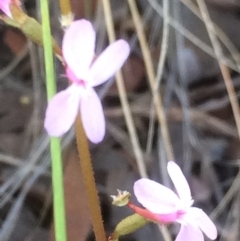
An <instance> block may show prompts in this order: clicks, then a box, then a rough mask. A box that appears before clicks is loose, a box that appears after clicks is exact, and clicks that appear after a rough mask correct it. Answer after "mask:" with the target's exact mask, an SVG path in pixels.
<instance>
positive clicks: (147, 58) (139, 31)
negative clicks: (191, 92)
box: [128, 0, 174, 160]
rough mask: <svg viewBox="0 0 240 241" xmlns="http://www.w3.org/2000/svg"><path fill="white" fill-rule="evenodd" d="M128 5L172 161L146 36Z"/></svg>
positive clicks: (133, 5) (131, 4)
mask: <svg viewBox="0 0 240 241" xmlns="http://www.w3.org/2000/svg"><path fill="white" fill-rule="evenodd" d="M128 3H129V8H130V11H131V14H132V17H133V22H134V25H135V27H136V32H137V36H138V39H139V43H140V46H141V50H142V54H143V59H144V63H145V66H146V71H147V75H148V80H149V84H150V87H151V91H152V95H153V102H154V105H155V108H156V114H157V118H158V121H159V124H160V125H161V132H162V136H163V140H164V144H165V149H166V154H167V158H168V160H174V154H173V150H172V145H171V141H170V137H169V133H168V127H167V121H166V116H165V113H164V108H163V104H162V100H161V98H160V96H159V94H158V92H159V90H158V88H156V87H157V85H156V77H155V71H154V67H153V62H152V58H151V55H150V51H149V48H148V45H147V40H146V36H145V34H144V30H143V25H142V22H141V18H140V15H139V13H138V10H137V6H136V3H135V1H134V0H128Z"/></svg>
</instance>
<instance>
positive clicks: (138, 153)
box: [102, 0, 147, 177]
mask: <svg viewBox="0 0 240 241" xmlns="http://www.w3.org/2000/svg"><path fill="white" fill-rule="evenodd" d="M102 3H103V9H104V16H105V21H106V26H107V32H108V38H109V41H110V42H114V41H115V39H116V37H115V31H114V27H113V18H112V12H111V7H110V2H109V0H102ZM116 82H117V88H118V92H119V97H120V101H121V105H122V108H123V113H124V117H125V120H126V124H127V128H128V131H129V135H130V139H131V142H132V145H133V150H134V154H135V157H136V161H137V165H138V169H139V173H140V175H141V177H147V172H146V167H145V162H144V158H143V153H142V150H141V147H140V144H139V140H138V136H137V133H136V128H135V125H134V122H133V118H132V114H131V110H130V107H129V103H128V100H127V95H126V88H125V85H124V82H123V76H122V72H121V71H119V72H118V73H117V75H116Z"/></svg>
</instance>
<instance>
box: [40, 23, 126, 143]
mask: <svg viewBox="0 0 240 241" xmlns="http://www.w3.org/2000/svg"><path fill="white" fill-rule="evenodd" d="M95 38H96V33H95V31H94V29H93V26H92V24H91V23H90V22H89V21H87V20H84V19H82V20H77V21H74V22H72V23H71V25H70V26H69V27H68V29H67V30H66V32H65V34H64V37H63V43H62V51H63V57H64V60H65V61H66V63H67V68H66V75H67V77H68V78H69V80H70V81H71V85H70V86H69V87H68V88H67V89H66V90H63V91H61V92H59V93H57V94H56V95H55V96H54V97H53V98H52V100H51V101H50V103H49V105H48V107H47V111H46V117H45V123H44V126H45V129H46V130H47V132H48V134H49V135H50V136H55V137H59V136H61V135H63V134H64V133H66V132H67V131H68V130H69V129H70V128H71V126H72V125H73V123H74V121H75V119H76V116H77V114H78V113H80V116H81V118H82V123H83V127H84V129H85V132H86V135H87V137H88V139H89V140H90V141H91V142H93V143H98V142H100V141H102V139H103V137H104V135H105V118H104V114H103V108H102V104H101V101H100V99H99V97H98V95H97V93H96V92H95V90H94V89H93V87H95V86H98V85H100V84H102V83H104V82H105V81H106V80H108V79H109V78H110V77H112V76H113V75H114V74H115V73H116V72H117V71H118V70H119V69H120V68H121V67H122V65H123V63H124V62H125V60H126V59H127V57H128V55H129V52H130V48H129V45H128V43H127V42H126V41H124V40H118V41H116V42H114V43H112V44H111V45H109V46H108V47H107V48H106V49H105V50H104V51H103V53H102V54H101V55H100V56H99V57H97V58H96V60H94V58H95Z"/></svg>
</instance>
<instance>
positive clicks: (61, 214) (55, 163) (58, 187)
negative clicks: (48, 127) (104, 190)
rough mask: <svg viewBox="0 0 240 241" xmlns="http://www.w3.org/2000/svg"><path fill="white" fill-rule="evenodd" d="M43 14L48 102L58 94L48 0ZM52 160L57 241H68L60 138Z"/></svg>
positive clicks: (43, 4) (53, 146) (43, 2)
mask: <svg viewBox="0 0 240 241" xmlns="http://www.w3.org/2000/svg"><path fill="white" fill-rule="evenodd" d="M40 2H41V14H42V24H43V46H44V60H45V69H46V81H47V82H46V85H47V96H48V101H49V100H50V99H51V98H52V97H53V95H54V94H55V93H56V84H55V74H54V59H53V51H52V37H51V30H50V20H49V9H48V0H41V1H40ZM50 150H51V159H52V185H53V208H54V226H55V239H56V241H66V240H67V237H66V218H65V205H64V188H63V173H62V156H61V144H60V140H59V138H51V139H50Z"/></svg>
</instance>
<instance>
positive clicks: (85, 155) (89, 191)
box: [75, 115, 106, 241]
mask: <svg viewBox="0 0 240 241" xmlns="http://www.w3.org/2000/svg"><path fill="white" fill-rule="evenodd" d="M75 126H76V139H77V148H78V153H79V157H80V165H81V171H82V176H83V181H84V185H85V190H86V196H87V200H88V206H89V212H90V216H91V220H92V225H93V231H94V234H95V237H96V241H106V234H105V231H104V227H103V221H102V214H101V209H100V205H99V198H98V193H97V188H96V184H95V179H94V173H93V168H92V161H91V157H90V152H89V148H88V141H87V138H86V134H85V131H84V129H83V125H82V120H81V117H80V115H78V116H77V120H76V122H75Z"/></svg>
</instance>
